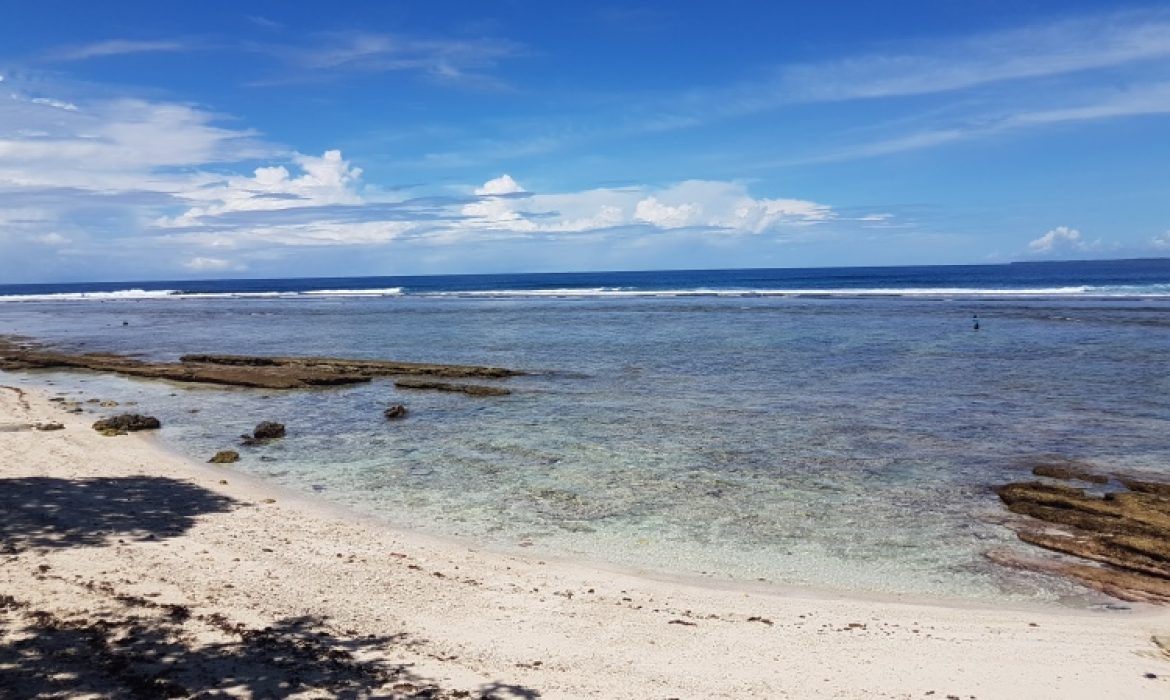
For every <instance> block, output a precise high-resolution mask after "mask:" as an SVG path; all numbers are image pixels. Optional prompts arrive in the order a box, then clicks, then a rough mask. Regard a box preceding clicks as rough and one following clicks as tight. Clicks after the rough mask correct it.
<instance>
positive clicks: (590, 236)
mask: <svg viewBox="0 0 1170 700" xmlns="http://www.w3.org/2000/svg"><path fill="white" fill-rule="evenodd" d="M0 76H3V80H2V81H0V282H9V283H19V282H42V281H45V282H48V281H81V280H119V279H122V280H132V279H176V278H195V277H280V276H315V275H378V274H427V273H451V272H503V271H553V270H591V269H652V268H707V267H801V266H833V265H861V264H879V265H898V264H933V263H939V264H947V263H981V262H1003V261H1008V260H1026V259H1067V258H1095V257H1147V256H1165V255H1170V167H1168V166H1170V4H1168V3H1132V4H1127V3H1109V4H1108V6H1106V4H1105V3H1100V2H1076V1H1066V2H1020V1H1019V0H1015V1H1013V2H1000V1H999V0H980V1H978V2H971V1H969V0H968V1H966V2H958V1H952V0H933V1H930V2H909V1H907V2H900V3H873V2H822V3H808V2H799V3H795V2H773V3H764V2H738V1H736V0H725V1H724V2H719V3H697V2H658V3H653V2H647V3H621V4H618V3H615V4H605V3H585V4H576V3H555V4H554V3H540V2H524V1H520V0H513V1H510V2H493V3H484V2H443V1H434V0H432V1H429V2H407V1H403V2H348V3H347V2H339V3H331V4H328V5H323V4H320V3H289V2H249V3H240V2H218V1H215V0H208V1H204V2H199V3H159V2H150V3H146V2H142V3H139V2H109V3H91V2H80V1H78V2H57V1H54V0H41V1H39V2H35V3H32V2H29V3H25V2H19V3H17V2H13V3H5V4H4V5H3V7H0Z"/></svg>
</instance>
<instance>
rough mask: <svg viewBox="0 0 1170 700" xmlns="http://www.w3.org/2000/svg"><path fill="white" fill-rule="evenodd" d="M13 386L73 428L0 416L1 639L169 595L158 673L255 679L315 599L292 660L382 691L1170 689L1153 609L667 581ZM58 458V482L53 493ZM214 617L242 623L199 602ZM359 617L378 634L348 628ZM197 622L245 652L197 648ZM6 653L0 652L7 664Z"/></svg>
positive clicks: (0, 402)
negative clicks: (234, 457) (483, 534)
mask: <svg viewBox="0 0 1170 700" xmlns="http://www.w3.org/2000/svg"><path fill="white" fill-rule="evenodd" d="M20 398H21V397H18V396H17V395H16V392H14V391H12V390H10V389H0V424H28V423H35V422H39V421H48V420H53V421H58V422H61V423H62V424H64V425H65V428H64V429H63V430H58V431H52V432H38V431H31V430H21V431H12V432H8V431H2V432H0V448H2V451H3V452H4V453H5V454H6V455H11V457H10V458H8V459H5V460H4V461H3V464H0V499H2V500H3V501H4V503H5V504H6V506H7V510H0V515H2V517H3V518H4V521H3V526H2V527H0V532H2V533H4V535H5V542H4V548H5V553H3V554H0V591H2V592H3V593H4V594H5V595H7V596H11V598H12V599H13V601H14V602H13V603H11V604H6V605H7V607H5V605H0V620H2V621H4V622H5V624H4V626H3V627H2V628H0V630H2V633H3V637H2V638H3V640H4V642H3V645H2V646H0V649H4V648H5V647H7V648H15V647H17V646H19V645H21V644H33V642H32V641H29V640H30V639H41V640H45V641H44V642H43V643H44V644H49V643H50V641H51V640H50V639H49V638H48V637H47V636H46V635H45V634H43V630H41V634H40V635H39V636H36V635H35V632H36V630H33V629H32V628H31V627H30V626H32V625H34V624H35V619H38V618H35V617H34V616H33V615H32V613H31V612H27V611H29V610H37V611H41V612H44V613H46V614H47V615H49V616H50V618H51V619H54V620H59V621H60V622H61V624H60V625H58V628H61V629H64V628H69V627H68V625H67V624H66V623H67V622H69V621H70V620H73V621H74V622H76V618H78V616H84V617H86V618H89V617H93V616H98V617H104V618H105V619H107V620H119V619H122V618H126V619H130V618H135V619H140V618H141V619H148V620H149V619H153V618H151V615H154V616H156V617H158V616H160V615H162V613H161V612H159V611H160V610H162V611H164V612H165V610H172V609H177V607H181V608H182V609H183V610H185V611H186V613H185V614H187V615H189V617H188V618H186V619H185V620H184V621H182V622H181V623H178V622H174V621H173V620H171V619H170V618H165V616H163V617H162V618H160V619H161V620H162V622H159V624H160V625H163V626H166V625H171V627H175V628H174V629H171V628H170V627H167V633H168V634H169V635H170V637H168V638H167V639H168V644H169V646H168V647H167V648H173V646H174V639H188V638H190V639H195V640H197V641H196V642H189V643H188V644H187V646H185V647H184V652H185V655H183V656H182V659H183V660H184V661H186V662H187V667H189V668H190V669H195V670H191V671H190V672H186V671H183V670H182V669H180V670H179V671H172V672H171V676H168V678H167V679H165V680H167V682H171V681H173V682H176V683H178V684H179V685H180V686H182V687H184V688H187V689H188V690H192V691H195V690H209V689H218V690H222V691H224V692H229V693H238V694H241V695H246V692H244V691H247V690H250V691H251V692H253V693H257V692H259V691H260V689H261V688H260V686H259V685H257V684H258V683H259V682H260V681H259V679H260V678H261V677H263V678H264V679H265V680H264V682H266V683H268V682H272V678H274V677H277V676H279V672H283V673H285V674H286V675H290V676H291V675H296V674H293V673H292V672H291V671H290V670H289V669H283V670H281V669H277V670H276V671H279V672H275V671H273V670H272V669H267V670H266V671H265V672H264V673H260V672H255V673H253V674H251V676H249V675H248V674H247V673H241V672H239V671H238V669H239V667H241V665H242V666H243V668H245V669H248V668H252V666H249V664H253V665H254V664H261V663H262V662H263V660H264V659H266V658H268V657H269V656H271V654H270V653H267V652H265V653H259V651H264V649H260V650H252V651H256V652H257V653H254V654H251V655H249V653H248V652H249V649H248V645H249V644H256V643H259V642H257V641H256V640H260V641H264V643H265V644H277V645H279V644H285V645H288V644H291V643H292V641H290V640H297V643H303V644H308V642H305V641H304V640H305V639H307V637H306V636H305V635H304V633H303V630H299V629H298V630H290V629H289V628H288V626H287V621H289V620H296V619H300V618H309V619H312V620H314V621H315V623H314V624H315V628H314V629H315V632H314V634H316V635H318V636H316V637H312V639H328V640H330V641H329V642H328V643H322V644H324V646H311V645H310V647H308V651H307V652H306V653H308V654H309V655H310V656H312V657H313V658H318V657H319V658H320V667H319V668H318V667H317V666H314V665H313V664H311V663H309V661H308V657H306V659H304V660H302V663H301V664H300V665H299V666H298V667H297V668H296V669H293V671H297V673H299V674H300V675H299V677H298V678H299V680H298V679H291V678H286V679H285V682H288V683H293V684H294V686H295V684H296V683H300V684H301V685H300V686H295V688H296V689H298V690H299V691H300V692H305V693H310V694H311V693H313V692H316V693H318V694H316V695H313V696H314V697H320V696H322V694H324V696H326V697H328V696H331V695H334V694H339V693H341V691H342V688H343V686H344V687H347V688H351V689H352V688H353V687H362V688H364V690H363V691H362V692H365V693H366V694H370V695H378V694H379V693H381V694H384V695H385V696H389V697H411V694H412V693H417V692H421V689H426V688H429V689H430V691H429V692H432V694H431V695H429V696H427V697H501V698H503V697H542V698H556V697H565V698H572V697H615V698H616V697H630V698H634V697H745V696H746V697H809V696H826V695H828V696H832V695H836V696H838V697H925V696H927V694H928V693H930V692H931V691H933V695H934V696H937V697H947V696H948V695H956V696H958V697H963V698H967V697H970V696H975V697H977V698H981V699H982V698H1000V697H1002V698H1009V697H1037V698H1045V697H1052V698H1056V697H1061V698H1078V697H1083V698H1094V697H1102V696H1110V697H1117V698H1127V697H1133V698H1138V697H1151V696H1156V695H1157V694H1159V693H1164V692H1166V691H1167V689H1170V656H1167V655H1166V652H1164V651H1163V650H1161V649H1159V647H1158V646H1157V645H1156V644H1155V643H1154V641H1153V640H1152V637H1153V636H1155V635H1157V636H1165V635H1170V611H1167V610H1166V609H1161V608H1152V607H1150V608H1145V607H1141V606H1133V608H1134V609H1133V610H1131V611H1121V612H1115V611H1107V612H1106V611H1098V610H1075V609H1049V608H1044V609H1031V608H1030V606H1029V609H1019V608H1018V607H1017V606H1014V605H1005V606H987V607H984V606H983V605H982V604H979V605H977V606H974V607H970V606H962V607H955V606H951V605H940V604H938V602H936V601H931V602H926V603H924V602H922V601H911V602H908V601H906V600H904V599H900V600H895V601H888V600H887V601H882V600H870V599H859V598H854V597H844V596H842V595H840V594H838V593H835V592H834V593H828V594H824V595H821V594H820V593H818V594H816V595H809V593H810V592H809V591H806V590H799V591H791V590H777V588H778V587H776V586H769V590H743V589H742V588H741V587H734V588H731V589H728V588H725V587H722V586H719V585H718V582H712V581H708V580H706V579H702V580H700V581H698V582H695V581H678V580H663V578H661V577H657V576H654V575H653V574H650V575H646V574H643V573H641V572H629V571H615V570H613V569H612V568H611V567H601V566H596V565H592V564H588V563H581V562H574V561H565V560H559V559H556V558H553V557H544V558H539V559H538V558H536V557H528V556H526V555H519V554H510V553H505V552H498V551H491V550H489V549H484V548H480V547H474V546H470V545H468V544H467V543H459V542H455V541H448V540H447V539H446V538H439V537H434V536H430V535H420V534H416V533H410V532H402V531H398V530H393V529H390V528H388V527H387V526H386V525H385V524H384V523H380V522H378V521H377V519H376V518H372V517H370V516H366V515H364V514H360V513H354V512H352V511H346V509H344V507H341V506H337V505H335V504H330V503H327V502H322V501H321V500H320V499H314V498H311V497H309V496H307V495H305V494H299V493H297V492H294V491H292V490H290V489H281V488H279V487H273V486H272V485H270V484H266V483H264V482H262V481H260V480H259V479H256V478H254V477H247V476H245V475H243V474H238V473H234V472H232V471H231V470H230V469H225V468H217V467H212V466H210V465H201V464H195V463H193V462H191V461H189V460H187V459H185V458H182V457H181V456H179V455H175V454H173V453H170V452H166V451H165V450H164V449H163V448H162V447H161V446H160V445H158V444H156V443H155V441H153V440H151V439H149V438H142V437H140V436H135V435H131V436H123V437H114V438H108V437H102V436H100V435H98V434H97V433H96V432H95V431H93V430H92V429H90V427H89V425H88V422H89V417H88V416H74V415H66V414H63V412H61V411H60V410H57V409H56V408H54V407H53V404H51V403H49V402H48V400H47V398H48V397H47V396H45V395H44V394H43V393H41V392H37V391H33V390H26V391H25V392H24V396H23V401H22V400H20ZM50 481H51V483H52V484H53V485H54V486H55V489H54V490H52V491H50V492H48V493H50V494H51V495H48V496H47V495H45V494H46V491H45V489H44V488H43V485H44V484H45V483H50ZM5 482H6V483H5ZM140 482H145V483H148V484H149V485H150V486H149V488H148V489H145V490H142V493H141V498H139V497H138V496H135V495H126V493H127V492H126V490H125V489H123V488H122V487H121V484H125V483H132V484H137V483H140ZM222 482H226V483H222ZM105 485H113V486H114V488H111V489H106V486H105ZM4 487H7V488H4ZM79 487H84V488H79ZM95 488H97V489H99V490H100V495H103V496H105V497H106V499H113V501H114V502H113V503H104V502H103V501H101V500H100V499H99V500H95V499H94V498H93V497H92V493H91V492H90V491H87V489H89V490H92V489H95ZM101 489H106V490H101ZM131 491H132V494H137V493H138V492H137V491H133V490H131ZM123 501H125V502H123ZM269 501H271V502H269ZM111 505H113V506H116V507H113V508H111V507H110V506H111ZM66 506H67V507H66ZM176 511H178V512H176ZM16 550H18V551H16ZM45 567H47V568H45ZM696 583H698V584H700V585H695V584H696ZM711 583H716V584H717V585H716V586H711V585H710V584H711ZM753 588H754V587H753ZM821 593H824V592H821ZM151 605H153V606H154V607H151ZM14 606H17V607H14ZM19 606H24V607H19ZM167 606H171V607H167ZM123 608H125V609H123ZM164 609H165V610H164ZM152 611H153V612H152ZM50 618H45V617H43V616H42V617H41V618H39V619H42V620H44V619H50ZM163 618H165V619H163ZM221 620H228V621H231V624H233V625H237V626H240V625H242V626H243V627H242V628H239V629H237V628H230V626H229V628H230V629H236V631H235V632H232V631H225V630H224V629H221V628H219V627H215V626H214V625H213V624H212V623H213V622H215V623H216V624H218V622H219V621H221ZM91 622H92V621H91ZM164 623H165V624H164ZM176 625H177V627H176ZM74 627H76V625H74ZM220 627H222V625H221V626H220ZM69 629H73V628H69ZM112 629H113V630H114V633H115V634H116V633H117V630H118V629H119V628H118V626H117V625H114V626H113V627H112ZM240 629H242V630H243V631H242V632H241V631H240ZM249 630H250V631H251V633H249ZM265 635H268V636H265ZM282 635H283V636H282ZM369 635H374V638H376V639H379V640H382V641H381V642H380V643H379V644H376V645H364V646H363V645H362V644H360V642H361V640H365V639H369ZM171 637H174V639H171ZM141 638H142V636H141V634H140V635H139V636H138V637H136V639H139V640H141ZM22 640H23V641H22ZM265 640H267V641H265ZM205 641H206V644H211V645H212V648H215V649H220V650H222V649H226V648H232V649H236V650H237V651H238V652H239V653H234V654H230V655H227V656H224V655H223V654H219V655H216V654H209V653H208V651H207V648H208V647H206V645H204V646H200V644H203V643H204V642H205ZM37 643H41V642H37ZM314 644H316V642H314ZM216 645H218V646H216ZM233 645H234V646H233ZM109 648H111V649H115V650H116V648H117V646H116V644H114V645H112V646H109ZM281 648H283V647H281ZM337 650H345V651H346V652H347V653H350V654H351V655H352V659H353V660H352V662H345V663H349V664H350V666H353V667H354V668H349V667H348V666H347V667H346V669H348V670H345V669H343V671H344V672H342V671H330V672H329V673H326V670H327V667H329V664H330V662H329V659H330V658H334V657H331V656H330V654H331V651H337ZM51 652H52V649H42V650H41V653H42V656H41V657H40V661H41V663H43V662H44V661H45V660H46V659H50V658H55V657H54V656H53V654H52V653H51ZM111 653H113V652H111ZM74 663H76V662H74ZM337 663H341V662H337ZM345 663H342V665H343V666H345ZM59 664H65V662H64V661H59ZM305 664H308V665H309V667H312V668H313V669H315V673H307V672H306V667H305ZM359 667H360V668H359ZM367 667H368V668H367ZM16 668H17V669H20V670H22V671H24V672H25V674H26V675H27V672H28V671H29V670H30V669H28V668H23V669H22V668H20V666H19V663H18V662H17V666H16ZM52 669H53V665H52V664H48V665H46V666H45V670H52ZM199 669H202V671H203V673H202V675H201V674H200V673H196V671H197V670H199ZM232 669H235V670H236V672H235V675H233V673H232ZM298 669H299V670H298ZM363 669H364V670H363ZM371 669H372V670H371ZM394 669H398V671H394ZM59 670H69V669H65V668H64V666H62V668H61V669H59ZM72 670H74V671H76V670H77V669H72ZM374 670H376V671H377V673H374V672H373V671H374ZM99 671H100V669H99ZM366 671H369V673H367V672H366ZM10 672H15V671H13V667H12V662H11V660H10V659H9V657H8V655H7V654H5V653H4V652H2V651H0V678H3V677H4V676H5V675H6V674H9V673H10ZM95 673H96V674H97V675H94V674H95ZM102 673H104V672H101V673H99V672H97V671H93V670H92V669H89V670H88V671H87V670H86V669H82V670H81V672H80V675H79V676H78V678H79V680H78V681H77V682H78V683H80V684H82V685H80V686H78V687H77V688H75V690H77V691H78V692H84V691H85V690H88V691H89V692H97V693H99V694H100V693H101V692H103V690H102V689H103V688H106V687H107V686H103V685H102V683H107V684H108V683H110V682H114V681H111V680H110V679H109V678H107V676H108V675H109V674H108V673H107V674H106V675H102ZM330 673H332V674H333V675H330ZM395 673H398V675H395ZM274 674H275V675H274ZM339 674H340V675H339ZM346 674H348V675H346ZM363 674H364V675H363ZM1147 674H1152V675H1153V676H1154V677H1153V678H1150V677H1147ZM139 675H141V674H139ZM172 676H173V677H172ZM41 678H42V681H41V682H44V683H47V682H48V681H47V680H44V678H43V677H41ZM216 678H218V679H220V680H215V679H216ZM224 678H230V679H234V680H232V681H231V682H234V683H235V685H231V686H223V685H208V684H214V683H220V684H222V683H227V682H229V681H225V680H223V679H224ZM249 678H251V684H249ZM241 679H242V680H241ZM115 680H117V679H115ZM22 682H25V683H27V682H31V681H28V680H25V681H22ZM201 683H202V685H201ZM86 684H88V685H86ZM344 684H349V685H344ZM355 684H356V686H355ZM294 686H290V687H294ZM395 688H397V689H395ZM95 689H96V690H95ZM462 692H467V693H468V695H460V694H459V693H462ZM443 693H449V695H444V694H443ZM362 696H364V695H361V694H359V695H358V697H362ZM416 696H417V697H422V696H420V695H416Z"/></svg>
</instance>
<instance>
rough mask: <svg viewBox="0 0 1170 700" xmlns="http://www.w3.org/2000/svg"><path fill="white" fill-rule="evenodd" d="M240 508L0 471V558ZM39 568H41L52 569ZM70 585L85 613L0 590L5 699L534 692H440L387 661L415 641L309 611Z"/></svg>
mask: <svg viewBox="0 0 1170 700" xmlns="http://www.w3.org/2000/svg"><path fill="white" fill-rule="evenodd" d="M243 505H245V504H244V503H243V502H241V501H236V500H234V499H232V498H229V497H226V496H222V495H220V494H217V493H214V492H212V491H209V490H207V489H204V488H201V487H199V486H197V485H195V484H191V483H188V482H185V481H179V480H176V479H167V478H163V477H149V476H133V477H122V478H92V479H53V478H47V477H28V478H18V479H0V564H5V563H6V564H8V565H15V564H14V562H16V561H19V560H20V559H21V557H4V556H3V555H14V554H20V553H21V552H22V551H24V550H33V551H35V550H38V549H40V550H51V549H57V548H65V547H84V546H101V545H107V544H110V543H111V542H116V541H118V540H119V539H124V540H153V539H164V538H169V537H175V536H178V535H181V534H183V533H184V532H186V531H187V530H189V529H190V528H191V527H192V526H193V525H194V524H195V520H196V518H197V517H198V516H200V515H204V514H209V513H223V512H228V511H230V510H232V509H233V508H236V507H239V506H243ZM5 560H8V561H7V562H5ZM48 570H49V567H47V566H45V567H43V568H42V569H41V572H40V573H39V574H38V577H54V576H55V575H54V574H49V573H47V572H48ZM61 581H66V579H61ZM69 583H76V584H77V585H80V586H83V587H85V588H86V589H87V590H88V591H89V594H92V595H96V596H98V602H96V603H94V604H93V605H92V610H91V611H90V612H84V611H82V612H63V611H49V610H41V609H37V607H36V606H34V605H32V604H31V603H30V602H29V601H26V600H20V599H19V597H22V595H23V594H22V592H21V591H20V590H12V591H0V697H2V698H9V697H13V698H33V697H38V698H39V697H45V698H53V697H76V696H86V697H94V696H96V697H110V698H169V697H198V698H226V697H250V698H284V697H288V696H290V695H294V694H300V696H301V697H330V698H354V699H358V698H434V699H436V700H438V699H443V700H446V699H448V698H499V699H501V700H503V699H521V700H532V699H534V698H538V697H539V693H537V692H536V691H535V690H532V689H529V688H525V687H522V686H518V685H510V684H506V683H492V684H489V685H484V686H482V687H480V688H478V689H475V690H451V689H443V688H440V687H438V686H436V685H434V684H433V683H430V682H429V681H427V680H426V679H423V678H421V677H419V676H416V675H415V674H413V673H412V672H411V668H410V666H409V664H402V663H397V662H396V661H395V658H400V656H401V654H402V653H403V652H407V651H413V652H414V653H419V651H420V650H419V649H418V647H419V645H420V644H421V641H420V640H417V639H413V638H411V637H410V636H408V635H406V634H404V633H397V634H391V635H382V636H373V635H370V636H358V635H357V633H356V632H346V633H345V634H344V635H339V634H337V633H335V632H334V631H331V630H330V629H329V628H328V627H327V625H326V624H325V620H323V619H321V618H316V617H298V618H289V619H284V620H280V621H278V622H277V623H276V624H274V625H271V626H269V627H265V628H262V629H256V628H249V627H246V626H245V625H242V624H239V623H236V622H233V621H231V620H229V619H228V618H227V617H226V616H224V615H223V614H221V613H218V612H213V613H206V614H196V613H195V612H193V611H192V610H191V609H190V608H189V607H187V606H185V605H175V604H163V603H159V602H157V601H155V600H153V599H151V598H148V597H138V596H131V595H123V594H119V592H118V591H116V590H115V589H114V588H113V587H112V585H111V584H109V583H95V582H93V581H90V582H88V583H82V582H80V581H69ZM396 652H397V654H396Z"/></svg>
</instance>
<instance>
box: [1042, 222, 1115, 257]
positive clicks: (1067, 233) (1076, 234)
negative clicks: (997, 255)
mask: <svg viewBox="0 0 1170 700" xmlns="http://www.w3.org/2000/svg"><path fill="white" fill-rule="evenodd" d="M1104 248H1105V246H1104V244H1103V243H1102V242H1101V241H1100V240H1093V241H1089V240H1086V239H1085V237H1084V236H1082V235H1081V232H1080V231H1078V230H1077V229H1075V228H1069V227H1068V226H1057V227H1056V228H1054V229H1051V230H1050V231H1048V232H1047V233H1045V234H1044V235H1043V236H1040V237H1039V238H1037V239H1035V240H1033V241H1031V242H1029V243H1028V251H1029V252H1030V253H1032V254H1033V255H1054V254H1061V253H1064V254H1068V253H1091V252H1100V251H1101V250H1103V249H1104Z"/></svg>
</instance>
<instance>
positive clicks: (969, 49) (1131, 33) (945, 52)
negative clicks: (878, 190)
mask: <svg viewBox="0 0 1170 700" xmlns="http://www.w3.org/2000/svg"><path fill="white" fill-rule="evenodd" d="M1165 58H1170V18H1167V16H1166V13H1165V12H1156V13H1140V12H1120V13H1115V14H1111V15H1098V16H1087V17H1081V18H1074V19H1066V20H1061V21H1057V22H1051V23H1047V24H1037V25H1032V26H1027V27H1022V28H1017V29H1008V30H1003V31H997V32H992V33H986V34H979V35H973V36H968V37H956V38H949V39H945V40H938V41H934V42H931V43H928V44H923V45H922V46H921V48H920V49H919V50H917V51H914V50H910V51H903V52H897V53H894V52H889V53H874V54H869V55H864V56H856V57H853V58H849V59H845V60H839V61H832V62H827V63H820V64H809V65H801V66H791V67H788V68H786V69H784V70H783V72H782V74H781V75H782V78H781V83H780V84H781V86H782V87H783V88H784V90H785V92H786V93H787V94H788V95H794V96H796V97H797V98H798V99H803V100H810V101H820V100H846V99H858V98H875V97H890V96H902V95H920V94H927V93H936V92H943V91H949V90H958V89H962V88H968V87H973V86H977V85H983V84H987V83H994V82H1002V81H1008V80H1021V79H1026V78H1038V77H1043V76H1052V75H1063V74H1068V73H1074V72H1081V71H1087V70H1094V69H1101V68H1108V67H1112V66H1119V65H1125V64H1131V63H1136V62H1140V61H1149V60H1154V59H1165Z"/></svg>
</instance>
